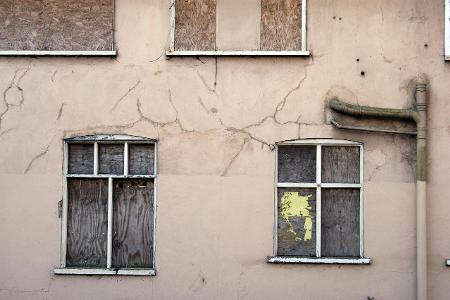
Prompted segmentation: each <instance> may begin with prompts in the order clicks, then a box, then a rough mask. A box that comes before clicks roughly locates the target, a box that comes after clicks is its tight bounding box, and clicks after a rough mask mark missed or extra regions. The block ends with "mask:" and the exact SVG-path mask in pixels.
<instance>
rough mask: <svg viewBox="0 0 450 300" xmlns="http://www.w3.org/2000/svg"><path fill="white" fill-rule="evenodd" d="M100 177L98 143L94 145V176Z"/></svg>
mask: <svg viewBox="0 0 450 300" xmlns="http://www.w3.org/2000/svg"><path fill="white" fill-rule="evenodd" d="M97 175H98V143H97V142H95V143H94V176H97Z"/></svg>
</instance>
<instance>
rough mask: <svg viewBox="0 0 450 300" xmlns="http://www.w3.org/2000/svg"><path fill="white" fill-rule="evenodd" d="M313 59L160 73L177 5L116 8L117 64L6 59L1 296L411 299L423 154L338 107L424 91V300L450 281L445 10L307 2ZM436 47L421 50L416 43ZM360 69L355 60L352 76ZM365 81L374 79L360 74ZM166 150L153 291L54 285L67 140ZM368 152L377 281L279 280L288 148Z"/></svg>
mask: <svg viewBox="0 0 450 300" xmlns="http://www.w3.org/2000/svg"><path fill="white" fill-rule="evenodd" d="M308 9H309V11H308V15H309V19H308V28H309V31H308V45H309V49H310V50H312V53H313V55H312V57H310V58H219V59H215V58H200V59H196V58H174V59H171V60H166V59H165V57H164V56H163V51H164V49H165V48H166V46H167V42H168V40H167V39H168V36H169V35H168V30H169V3H168V2H167V1H143V0H139V1H125V0H117V1H116V18H117V19H116V29H117V31H116V43H117V48H118V50H119V53H120V54H119V56H118V57H117V58H116V59H111V58H31V57H29V58H8V57H1V58H0V90H1V93H0V97H1V101H0V119H1V125H0V126H1V129H0V191H1V204H2V207H1V209H0V219H1V220H2V221H1V226H0V240H1V241H2V242H1V247H0V268H1V270H2V273H1V275H0V298H1V299H60V298H61V297H64V298H66V299H92V298H95V299H119V298H120V299H123V298H132V299H149V298H152V299H188V298H191V299H261V298H264V299H280V298H283V299H289V298H291V299H298V298H299V297H301V298H302V299H346V300H347V299H366V298H367V296H373V297H375V299H405V300H407V299H413V298H414V282H415V258H414V257H415V253H414V242H415V227H414V224H415V223H414V216H415V211H414V189H415V187H414V175H413V174H414V139H412V138H408V137H400V136H394V135H385V134H364V133H350V132H344V131H342V132H341V131H337V130H335V129H333V128H332V127H331V126H330V125H329V124H327V123H326V122H325V112H324V104H325V101H326V100H327V99H328V98H329V97H332V96H340V97H342V98H343V99H346V100H347V101H353V102H358V103H360V104H366V105H373V106H389V107H397V108H400V107H405V106H407V105H409V103H410V102H411V99H410V97H409V96H410V95H411V84H410V81H411V79H413V78H415V77H416V76H417V75H418V74H422V73H423V74H426V76H427V77H428V78H429V80H430V84H431V90H430V120H429V121H430V130H429V161H428V166H429V176H428V180H429V186H428V197H429V198H428V219H429V227H428V233H429V244H428V249H429V253H428V261H429V274H428V275H429V279H428V284H429V297H430V299H447V298H448V294H449V292H450V288H449V285H448V282H449V280H450V270H449V269H447V268H446V267H445V266H444V258H445V257H448V256H450V237H449V235H448V225H449V224H450V211H449V210H448V194H449V193H450V186H449V184H448V182H449V174H450V154H449V153H450V152H449V151H448V145H449V144H450V119H449V111H450V106H449V103H450V101H449V100H448V99H449V98H450V90H449V88H448V82H449V81H450V65H448V64H446V63H445V62H444V61H443V57H442V52H443V51H442V48H443V39H442V36H443V26H442V22H443V20H442V15H443V11H442V9H443V8H442V1H438V0H433V1H427V2H423V1H418V0H401V1H388V0H375V1H364V2H360V3H359V4H358V5H354V1H350V0H345V1H324V0H319V1H311V2H310V3H309V8H308ZM425 44H427V47H425V46H424V45H425ZM357 59H359V62H357ZM361 71H364V72H365V76H361ZM93 133H127V134H135V135H142V136H147V137H151V138H158V139H159V140H160V147H159V161H158V163H159V175H160V176H159V178H158V212H157V214H158V219H157V257H156V263H157V272H158V274H157V276H156V277H152V278H131V277H95V276H94V277H89V276H55V275H53V274H52V269H53V268H54V267H56V266H58V265H59V242H60V219H58V201H59V200H60V199H61V194H62V175H61V173H62V171H61V168H62V155H63V151H62V139H63V138H64V137H68V136H72V135H79V134H93ZM308 137H317V138H318V137H331V138H346V139H352V140H356V141H362V142H364V143H365V151H366V152H365V154H366V159H365V174H366V176H365V211H364V215H365V254H366V255H367V256H370V257H372V258H373V264H372V265H370V266H319V265H269V264H267V263H265V257H266V256H267V255H271V254H272V249H273V247H272V246H273V245H272V228H273V201H274V199H273V189H274V160H275V156H274V152H273V151H271V149H272V147H271V143H273V142H275V141H279V140H284V139H293V138H308Z"/></svg>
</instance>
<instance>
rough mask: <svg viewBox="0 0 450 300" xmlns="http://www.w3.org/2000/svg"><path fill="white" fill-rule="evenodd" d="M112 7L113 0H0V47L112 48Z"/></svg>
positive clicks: (39, 48) (72, 49) (53, 48)
mask: <svg viewBox="0 0 450 300" xmlns="http://www.w3.org/2000/svg"><path fill="white" fill-rule="evenodd" d="M113 9H114V6H113V0H77V1H71V0H40V1H36V0H20V1H18V0H1V1H0V50H2V51H7V50H18V51H20V50H46V51H49V50H50V51H107V50H112V48H113V16H114V12H113Z"/></svg>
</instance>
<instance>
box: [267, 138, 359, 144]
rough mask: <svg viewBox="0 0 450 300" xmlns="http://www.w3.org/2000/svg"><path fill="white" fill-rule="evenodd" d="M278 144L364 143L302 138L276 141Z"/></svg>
mask: <svg viewBox="0 0 450 300" xmlns="http://www.w3.org/2000/svg"><path fill="white" fill-rule="evenodd" d="M276 144H277V145H313V146H314V145H337V146H355V145H362V143H360V142H354V141H350V140H335V139H331V138H330V139H300V140H288V141H283V142H278V143H276Z"/></svg>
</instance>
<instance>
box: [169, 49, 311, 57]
mask: <svg viewBox="0 0 450 300" xmlns="http://www.w3.org/2000/svg"><path fill="white" fill-rule="evenodd" d="M310 55H311V53H310V52H309V51H307V50H305V51H259V50H256V51H166V56H169V57H170V56H310Z"/></svg>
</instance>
